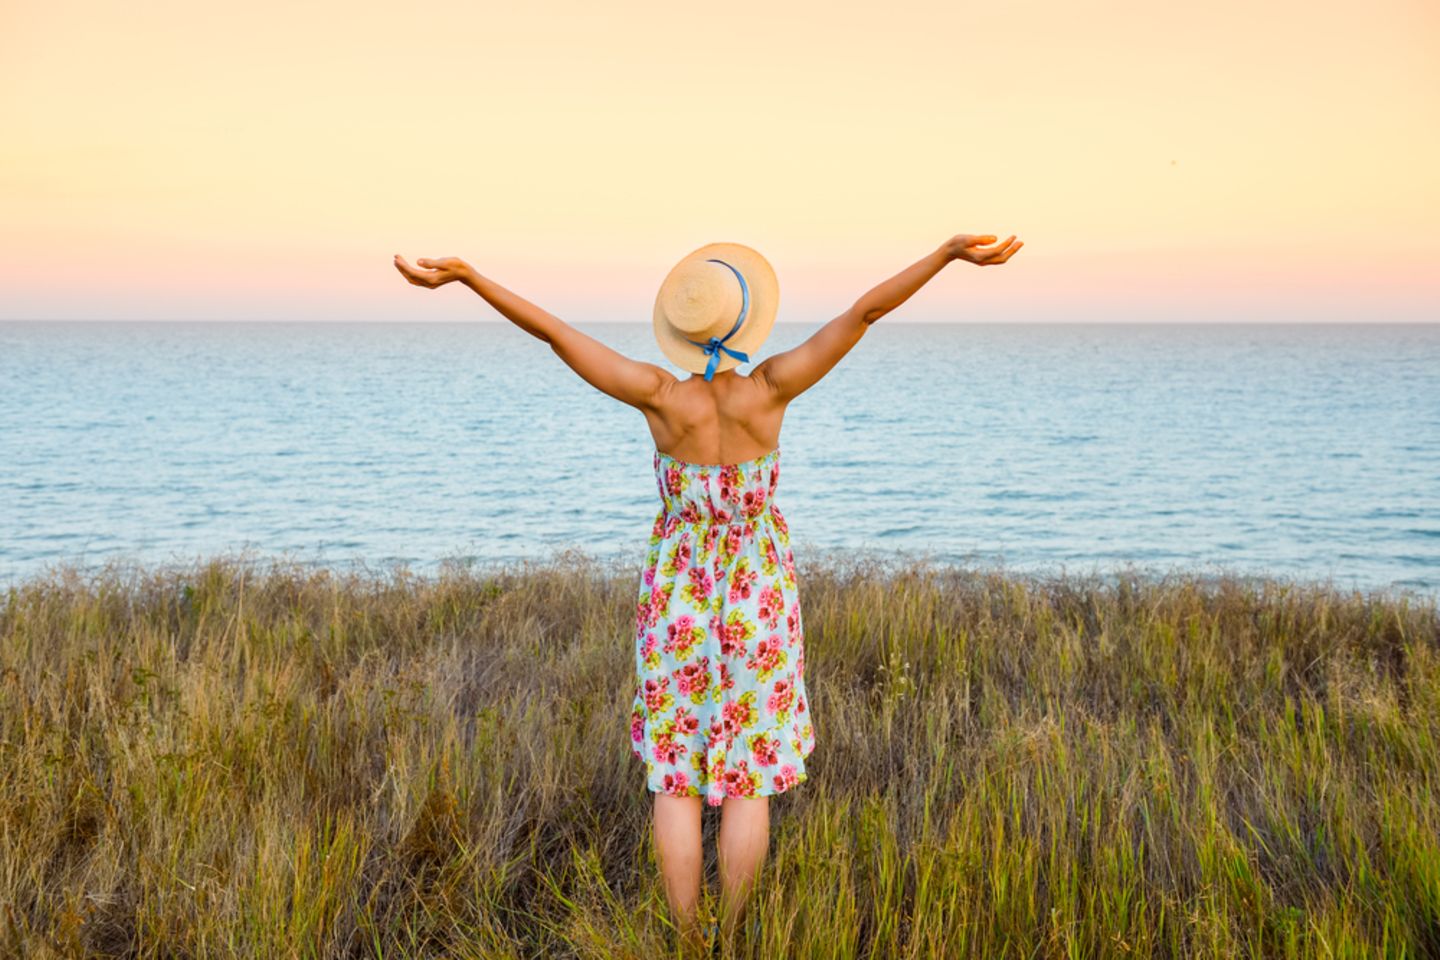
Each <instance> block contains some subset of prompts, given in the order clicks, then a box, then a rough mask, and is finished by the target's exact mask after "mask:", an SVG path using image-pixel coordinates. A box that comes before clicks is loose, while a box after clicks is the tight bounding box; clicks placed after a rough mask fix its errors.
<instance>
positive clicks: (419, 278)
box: [395, 253, 475, 287]
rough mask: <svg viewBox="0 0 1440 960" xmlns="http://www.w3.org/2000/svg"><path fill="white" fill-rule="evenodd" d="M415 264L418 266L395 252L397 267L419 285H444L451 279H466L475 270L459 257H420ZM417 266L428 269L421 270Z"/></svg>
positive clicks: (407, 277) (407, 278) (406, 277)
mask: <svg viewBox="0 0 1440 960" xmlns="http://www.w3.org/2000/svg"><path fill="white" fill-rule="evenodd" d="M415 264H416V266H414V267H412V266H410V264H408V263H406V262H405V258H404V257H402V256H400V254H398V253H397V254H395V269H396V270H399V271H400V273H401V274H402V275H403V276H404V277H405V279H406V280H409V281H410V282H411V283H413V284H415V286H417V287H439V286H443V285H444V284H447V283H449V282H450V281H451V280H464V279H465V278H466V277H469V276H471V275H472V274H473V273H474V272H475V271H474V270H472V269H471V267H470V264H468V263H466V262H465V261H464V260H461V259H460V258H459V257H437V258H434V259H431V258H428V257H420V258H419V259H418V260H416V261H415ZM417 267H425V268H426V269H424V270H420V269H417Z"/></svg>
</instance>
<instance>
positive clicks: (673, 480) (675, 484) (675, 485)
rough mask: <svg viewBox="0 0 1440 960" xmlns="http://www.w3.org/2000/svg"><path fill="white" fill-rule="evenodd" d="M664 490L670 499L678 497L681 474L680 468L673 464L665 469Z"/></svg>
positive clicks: (680, 488)
mask: <svg viewBox="0 0 1440 960" xmlns="http://www.w3.org/2000/svg"><path fill="white" fill-rule="evenodd" d="M665 489H666V491H667V492H668V493H669V494H670V496H672V497H678V496H680V493H681V490H682V487H681V472H680V468H679V467H677V466H674V465H673V464H672V465H671V466H669V467H667V468H666V469H665Z"/></svg>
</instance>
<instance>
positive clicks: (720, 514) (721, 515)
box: [710, 506, 732, 523]
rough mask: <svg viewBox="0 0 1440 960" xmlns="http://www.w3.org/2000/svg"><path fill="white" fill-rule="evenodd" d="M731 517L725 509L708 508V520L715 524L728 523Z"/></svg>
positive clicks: (727, 509)
mask: <svg viewBox="0 0 1440 960" xmlns="http://www.w3.org/2000/svg"><path fill="white" fill-rule="evenodd" d="M731 516H732V514H731V513H730V510H729V508H727V507H716V506H712V507H711V508H710V518H711V519H712V520H714V521H715V522H716V523H729V522H730V517H731Z"/></svg>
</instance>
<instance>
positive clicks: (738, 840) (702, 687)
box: [395, 234, 1024, 943]
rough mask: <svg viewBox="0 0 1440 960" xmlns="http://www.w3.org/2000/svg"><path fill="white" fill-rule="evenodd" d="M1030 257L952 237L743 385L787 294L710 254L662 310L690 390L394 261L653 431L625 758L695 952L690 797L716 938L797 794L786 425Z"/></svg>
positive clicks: (453, 266) (498, 293)
mask: <svg viewBox="0 0 1440 960" xmlns="http://www.w3.org/2000/svg"><path fill="white" fill-rule="evenodd" d="M984 244H993V245H992V246H983V245H984ZM1023 245H1024V244H1023V242H1021V241H1017V240H1016V239H1015V237H1014V236H1011V237H1009V238H1008V239H1007V240H1005V241H1004V242H1001V243H996V242H995V237H994V235H978V236H977V235H970V234H960V235H958V236H955V237H952V238H951V239H949V240H947V241H946V242H945V243H943V244H941V245H940V246H939V247H938V248H937V249H936V250H934V251H933V252H931V253H929V254H927V255H926V256H925V257H923V258H922V259H920V260H919V261H917V262H916V263H914V264H912V265H911V266H910V267H908V268H906V269H905V270H903V271H901V272H900V273H898V274H896V275H895V276H894V277H891V278H890V279H889V280H886V281H885V282H883V283H881V284H879V285H878V286H876V287H875V288H874V289H872V290H870V291H869V292H868V293H866V294H865V295H864V296H862V297H861V298H860V299H859V300H857V301H855V304H854V305H853V306H851V307H850V308H849V309H848V310H846V311H845V312H844V313H842V314H840V315H839V316H838V317H836V318H835V319H833V320H831V321H830V322H829V323H827V324H825V326H823V327H821V328H820V329H819V330H817V331H816V332H815V333H814V334H812V335H811V336H810V337H809V338H808V339H806V340H805V341H804V342H803V343H801V344H800V345H798V346H796V347H794V348H792V349H790V350H786V351H784V352H782V353H777V354H773V355H771V356H769V357H767V358H766V359H765V360H763V361H761V362H760V363H758V364H756V365H755V366H754V367H753V368H752V369H751V371H750V373H749V374H748V375H744V376H742V375H741V374H739V373H738V372H736V369H735V368H736V367H737V366H738V364H739V363H740V362H742V361H748V360H749V359H750V352H751V351H753V350H754V349H755V348H756V347H758V346H759V345H760V343H761V342H762V341H763V340H764V339H765V337H766V336H767V335H768V333H769V332H770V329H771V327H772V326H773V324H774V321H775V315H776V311H777V308H778V305H779V285H778V282H777V281H776V278H775V273H774V270H773V269H771V267H770V264H769V263H768V262H767V261H766V260H765V258H764V257H762V256H761V255H760V254H759V253H757V252H756V251H754V250H752V249H750V248H749V247H746V246H743V245H741V244H733V243H714V244H708V245H706V246H704V247H701V248H700V249H699V250H696V251H694V252H693V253H691V254H690V255H689V256H687V257H685V258H684V259H683V260H681V261H680V262H679V263H678V264H676V265H675V267H674V268H672V269H671V271H670V273H669V274H668V275H667V276H666V278H665V281H664V283H663V284H662V285H661V288H660V292H659V294H658V295H657V297H656V302H655V314H654V318H653V322H654V327H655V336H656V339H657V340H658V342H659V345H660V348H661V351H662V352H663V353H664V354H665V355H666V357H668V358H669V359H670V360H671V361H672V362H674V363H675V364H676V365H677V366H679V367H680V368H682V369H683V370H686V371H688V372H689V373H690V374H691V375H690V376H689V377H687V378H685V379H679V378H677V377H675V376H674V375H673V374H671V373H670V372H669V371H668V370H666V369H665V368H664V367H661V366H658V365H656V364H653V363H646V362H644V361H640V360H632V359H630V358H629V357H626V356H623V355H621V354H619V353H617V352H616V351H614V350H612V349H611V348H610V347H607V346H606V345H605V344H603V343H601V342H599V341H598V340H595V339H594V338H592V337H590V336H588V335H586V334H584V333H581V332H580V331H578V330H576V329H575V328H573V327H571V326H569V325H568V324H566V323H565V322H564V321H562V320H560V319H559V318H558V317H555V316H552V315H551V314H549V313H547V312H546V311H544V310H542V309H540V308H539V307H537V306H535V305H534V304H533V303H530V302H529V301H528V300H525V299H523V298H522V297H520V296H518V295H516V294H514V293H512V292H510V291H509V290H506V289H505V288H504V287H502V286H500V285H499V284H498V283H496V282H495V281H493V280H490V279H489V278H487V277H483V276H481V275H480V274H479V273H477V272H476V271H475V269H474V268H472V267H471V266H470V265H469V264H468V263H466V262H465V261H464V260H460V259H458V258H455V257H445V258H440V259H419V260H416V261H415V262H416V265H417V266H411V265H410V264H409V263H407V262H406V261H405V259H404V258H403V257H401V256H400V255H399V254H396V256H395V267H396V269H398V270H399V271H400V272H401V273H402V274H403V275H404V276H405V278H406V279H407V280H409V281H410V282H411V283H413V284H415V285H416V286H422V287H431V288H433V287H438V286H442V285H443V284H446V283H450V282H451V281H454V280H459V281H460V282H462V283H464V284H465V285H466V286H468V287H470V289H472V290H474V291H475V292H476V293H478V294H479V295H480V296H482V297H484V298H485V300H486V301H487V302H489V303H490V304H491V305H492V306H493V307H495V309H497V310H498V311H500V313H501V314H503V315H504V316H505V317H506V318H508V319H509V320H511V321H513V322H514V323H515V324H517V325H518V326H519V327H520V328H521V329H522V330H525V331H526V332H527V333H530V334H532V335H534V336H535V337H538V338H539V339H541V340H544V341H545V342H546V343H548V344H550V348H551V349H552V350H554V351H555V353H557V354H559V356H560V358H561V359H562V360H564V361H565V362H566V363H567V364H569V365H570V367H571V368H572V369H574V370H575V372H576V373H578V374H579V375H580V376H581V377H583V378H584V379H585V380H586V381H587V382H589V383H590V384H591V385H592V386H594V387H595V388H597V389H598V390H600V391H601V392H603V393H607V394H609V395H610V396H612V397H614V398H615V399H617V400H620V401H622V402H624V403H627V404H629V405H630V406H633V407H635V408H637V409H639V410H640V411H641V412H642V413H644V414H645V418H646V420H647V421H648V423H649V426H650V433H651V435H652V436H653V438H654V440H655V453H654V458H653V460H654V467H655V473H656V482H657V485H658V487H659V490H660V497H661V507H660V512H659V515H658V516H657V517H656V520H655V526H654V529H653V530H652V533H651V537H650V550H649V553H648V555H647V557H646V564H645V569H644V572H643V574H642V581H641V584H640V589H639V593H638V596H637V605H636V632H635V642H636V649H635V653H636V684H635V699H634V703H633V707H632V712H631V718H630V719H631V740H632V750H633V752H634V754H635V756H636V757H637V758H639V759H641V760H643V761H644V762H645V768H646V781H647V787H648V789H649V790H650V792H651V793H653V794H654V822H653V829H654V840H655V847H656V851H657V855H658V857H659V860H660V867H661V872H662V875H663V877H664V882H665V889H666V895H667V897H668V899H669V902H670V907H671V910H672V912H673V913H674V914H675V916H676V917H677V918H678V920H679V921H680V923H679V926H680V928H681V929H682V931H683V933H684V936H685V938H686V939H687V940H688V941H690V942H692V943H696V942H697V941H698V940H699V939H700V933H699V924H698V923H697V920H696V907H697V904H698V901H699V895H700V876H701V865H702V861H703V852H702V850H701V841H700V837H701V827H700V824H701V820H700V814H701V800H702V798H703V799H704V801H705V803H706V804H708V805H711V806H722V807H723V809H722V812H721V820H720V834H719V838H718V850H717V854H718V859H719V865H720V875H721V920H722V922H723V924H724V927H725V932H726V935H727V937H728V936H730V935H732V934H733V932H734V929H735V926H736V924H737V923H738V922H739V919H740V917H741V915H742V914H743V912H744V906H745V903H746V901H747V900H748V895H749V893H750V889H751V886H752V884H753V881H754V879H755V876H756V874H757V872H758V870H759V867H760V865H761V863H762V861H763V860H764V857H765V854H766V852H767V850H768V847H769V840H770V836H769V829H770V812H769V798H770V796H771V795H773V794H776V793H780V792H783V791H784V790H786V789H788V788H789V787H791V786H794V785H795V784H797V783H800V782H802V781H803V780H804V779H805V778H806V772H805V764H804V758H805V757H806V756H808V755H809V753H810V752H811V750H813V748H814V742H815V741H814V727H813V724H812V723H811V721H810V718H809V713H808V704H807V698H806V694H805V687H804V660H805V657H804V642H803V629H802V624H801V619H800V603H799V595H798V585H797V583H796V580H795V568H794V557H793V555H792V554H791V551H790V547H789V531H788V528H787V527H786V525H785V521H784V518H783V517H782V516H781V514H780V513H779V511H778V510H777V509H776V508H775V506H774V503H773V496H774V493H775V486H776V482H777V480H778V477H779V469H780V466H779V456H780V450H779V438H780V422H781V420H782V419H783V417H784V415H785V408H786V406H787V405H788V404H789V403H790V401H791V400H793V399H795V397H797V396H799V395H800V394H801V393H802V392H804V391H805V390H806V389H808V388H809V387H811V386H813V385H814V384H815V383H816V382H817V381H819V379H820V378H821V377H823V376H824V375H825V374H826V373H827V372H828V371H829V370H830V369H831V368H832V367H834V366H835V364H836V363H838V362H839V360H840V358H841V357H843V356H845V354H846V353H848V352H849V350H850V348H851V347H853V346H855V344H856V343H858V342H859V341H860V338H861V337H862V336H864V335H865V331H866V330H868V329H869V327H870V324H872V323H874V322H875V321H876V320H878V319H879V318H880V317H882V316H884V315H885V314H886V313H889V312H890V311H891V310H893V309H895V308H896V307H898V306H899V305H900V304H902V303H904V302H905V301H906V300H908V299H909V298H910V296H911V295H912V294H914V293H915V291H916V290H918V289H920V287H921V286H923V285H924V284H925V283H926V282H927V281H928V280H930V278H931V277H933V276H935V274H936V273H938V272H939V271H940V269H941V268H942V267H944V266H945V265H946V264H948V263H950V262H951V261H952V260H964V261H965V262H967V263H974V264H977V265H980V266H991V265H994V264H1000V263H1004V262H1006V261H1007V260H1009V259H1010V257H1012V256H1013V255H1014V254H1015V252H1016V251H1017V250H1019V249H1020V247H1021V246H1023ZM697 374H699V376H697Z"/></svg>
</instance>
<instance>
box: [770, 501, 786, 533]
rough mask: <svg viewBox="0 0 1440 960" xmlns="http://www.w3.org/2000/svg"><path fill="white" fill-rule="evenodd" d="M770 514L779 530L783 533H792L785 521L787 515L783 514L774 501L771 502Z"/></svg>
mask: <svg viewBox="0 0 1440 960" xmlns="http://www.w3.org/2000/svg"><path fill="white" fill-rule="evenodd" d="M770 516H771V518H772V519H773V520H774V521H775V529H776V530H779V531H780V532H781V533H782V534H789V533H790V527H789V526H787V525H786V523H785V515H784V514H782V513H781V512H780V508H779V507H777V506H775V504H773V503H772V504H770Z"/></svg>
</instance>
